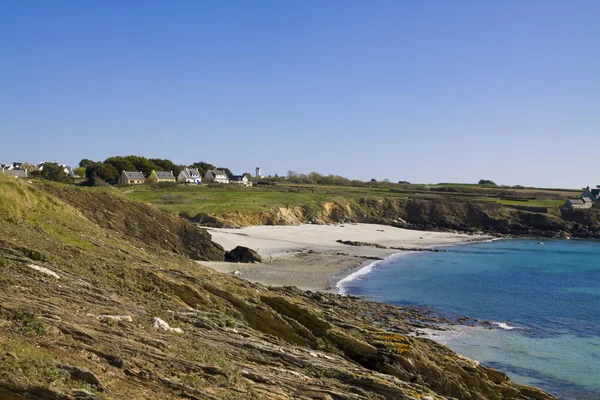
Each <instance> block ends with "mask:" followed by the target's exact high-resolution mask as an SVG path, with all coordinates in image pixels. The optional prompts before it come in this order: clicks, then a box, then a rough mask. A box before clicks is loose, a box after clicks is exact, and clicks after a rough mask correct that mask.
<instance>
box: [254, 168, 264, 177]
mask: <svg viewBox="0 0 600 400" xmlns="http://www.w3.org/2000/svg"><path fill="white" fill-rule="evenodd" d="M255 176H256V177H257V178H262V175H261V174H260V167H256V175H255Z"/></svg>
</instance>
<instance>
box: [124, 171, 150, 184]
mask: <svg viewBox="0 0 600 400" xmlns="http://www.w3.org/2000/svg"><path fill="white" fill-rule="evenodd" d="M144 182H146V177H145V176H144V174H142V173H141V172H137V171H122V172H121V175H120V176H119V185H120V186H128V185H141V184H142V183H144Z"/></svg>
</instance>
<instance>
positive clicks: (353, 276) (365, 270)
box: [335, 261, 380, 294]
mask: <svg viewBox="0 0 600 400" xmlns="http://www.w3.org/2000/svg"><path fill="white" fill-rule="evenodd" d="M379 262H380V261H375V262H373V263H371V264H369V265H366V266H364V267H362V268H361V269H359V270H358V271H355V272H353V273H351V274H350V275H348V276H347V277H345V278H344V279H342V280H340V281H338V283H336V285H335V287H336V288H337V290H338V294H346V288H345V286H346V284H347V283H348V282H351V281H355V280H357V279H358V278H360V277H361V276H363V275H366V274H368V273H369V272H371V271H372V270H373V267H374V266H375V265H376V264H377V263H379Z"/></svg>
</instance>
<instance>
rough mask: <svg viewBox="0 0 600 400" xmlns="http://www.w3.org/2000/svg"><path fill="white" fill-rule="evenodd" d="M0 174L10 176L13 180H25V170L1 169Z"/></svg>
mask: <svg viewBox="0 0 600 400" xmlns="http://www.w3.org/2000/svg"><path fill="white" fill-rule="evenodd" d="M2 172H3V173H5V174H7V175H12V176H14V177H15V178H27V170H26V169H20V168H12V169H8V168H7V169H2Z"/></svg>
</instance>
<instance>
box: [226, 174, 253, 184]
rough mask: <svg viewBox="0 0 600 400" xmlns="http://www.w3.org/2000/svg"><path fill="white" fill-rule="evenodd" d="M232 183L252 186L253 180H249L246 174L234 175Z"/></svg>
mask: <svg viewBox="0 0 600 400" xmlns="http://www.w3.org/2000/svg"><path fill="white" fill-rule="evenodd" d="M230 182H231V183H237V184H238V185H244V186H252V182H250V181H249V180H248V177H247V176H246V175H234V176H232V177H231V180H230Z"/></svg>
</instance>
